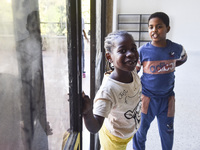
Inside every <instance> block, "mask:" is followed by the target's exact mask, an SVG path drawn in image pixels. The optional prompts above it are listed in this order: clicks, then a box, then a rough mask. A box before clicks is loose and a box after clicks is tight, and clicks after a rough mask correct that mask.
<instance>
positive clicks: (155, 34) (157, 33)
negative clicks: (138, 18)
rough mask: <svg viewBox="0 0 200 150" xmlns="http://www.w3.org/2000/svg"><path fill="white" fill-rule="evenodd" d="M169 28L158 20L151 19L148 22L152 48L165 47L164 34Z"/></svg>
mask: <svg viewBox="0 0 200 150" xmlns="http://www.w3.org/2000/svg"><path fill="white" fill-rule="evenodd" d="M169 30H170V27H169V26H168V27H167V26H166V25H165V24H164V23H163V21H162V20H161V19H160V18H152V19H150V20H149V27H148V31H149V36H150V37H151V39H152V44H153V45H154V46H166V45H165V44H166V34H167V32H169Z"/></svg>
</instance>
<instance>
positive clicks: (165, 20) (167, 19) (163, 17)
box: [148, 12, 169, 27]
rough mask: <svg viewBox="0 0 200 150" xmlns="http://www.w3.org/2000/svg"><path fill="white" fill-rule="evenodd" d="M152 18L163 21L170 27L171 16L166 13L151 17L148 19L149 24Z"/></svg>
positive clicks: (157, 13) (154, 14)
mask: <svg viewBox="0 0 200 150" xmlns="http://www.w3.org/2000/svg"><path fill="white" fill-rule="evenodd" d="M152 18H159V19H161V20H162V21H163V23H164V24H165V25H166V26H167V27H168V26H169V16H168V15H167V14H165V13H164V12H155V13H153V14H151V15H150V17H149V19H148V23H149V21H150V20H151V19H152Z"/></svg>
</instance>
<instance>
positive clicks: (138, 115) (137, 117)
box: [124, 100, 142, 129]
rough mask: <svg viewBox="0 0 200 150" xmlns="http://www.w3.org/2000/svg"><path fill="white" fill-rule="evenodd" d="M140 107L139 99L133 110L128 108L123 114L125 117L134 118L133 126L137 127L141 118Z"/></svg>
mask: <svg viewBox="0 0 200 150" xmlns="http://www.w3.org/2000/svg"><path fill="white" fill-rule="evenodd" d="M141 107H142V102H141V100H140V101H139V103H138V104H137V106H136V107H135V108H134V109H133V110H128V111H127V112H126V113H125V114H124V116H125V117H126V119H134V120H135V127H136V129H138V127H139V123H140V120H141Z"/></svg>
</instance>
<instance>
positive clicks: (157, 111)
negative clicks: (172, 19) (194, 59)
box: [133, 12, 187, 150]
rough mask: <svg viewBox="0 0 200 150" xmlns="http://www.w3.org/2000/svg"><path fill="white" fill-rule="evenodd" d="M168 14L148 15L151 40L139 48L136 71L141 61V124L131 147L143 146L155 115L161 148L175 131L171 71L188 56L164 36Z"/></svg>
mask: <svg viewBox="0 0 200 150" xmlns="http://www.w3.org/2000/svg"><path fill="white" fill-rule="evenodd" d="M169 30H170V26H169V17H168V16H167V15H166V14H165V13H163V12H156V13H154V14H152V15H151V16H150V17H149V20H148V31H149V36H150V37H151V39H152V41H151V42H149V43H147V44H145V45H143V46H142V47H141V48H139V56H140V59H139V63H138V66H137V69H138V71H139V70H140V67H141V65H143V75H142V77H141V82H142V114H141V126H140V128H139V130H138V131H137V133H136V134H135V135H134V137H133V149H134V150H144V149H145V141H146V135H147V131H148V129H149V127H150V124H151V122H152V121H153V119H154V118H155V116H157V120H158V127H159V133H160V137H161V143H162V149H163V150H171V149H172V146H173V135H174V127H173V125H174V112H175V98H174V91H173V89H174V79H175V75H174V71H175V67H177V66H180V65H182V64H183V63H184V62H186V60H187V54H186V52H185V50H184V48H183V47H182V46H181V45H179V44H177V43H174V42H172V41H170V40H168V39H166V34H167V33H168V32H169Z"/></svg>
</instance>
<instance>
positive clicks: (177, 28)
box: [113, 0, 200, 52]
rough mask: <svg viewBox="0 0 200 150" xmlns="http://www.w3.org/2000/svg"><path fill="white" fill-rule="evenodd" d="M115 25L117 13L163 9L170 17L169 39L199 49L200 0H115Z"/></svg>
mask: <svg viewBox="0 0 200 150" xmlns="http://www.w3.org/2000/svg"><path fill="white" fill-rule="evenodd" d="M114 3H115V4H114V6H115V8H114V13H115V15H116V16H114V17H113V18H114V20H113V21H114V26H113V29H114V30H115V29H116V25H117V14H151V13H154V12H157V11H163V12H165V13H167V14H168V15H169V17H170V21H171V22H170V26H171V30H170V32H169V33H168V35H167V38H168V39H171V40H172V41H174V42H177V43H180V44H182V45H183V46H184V47H185V49H186V50H187V51H188V52H189V51H198V50H199V47H197V46H198V42H200V17H199V15H200V1H199V0H190V1H188V0H114Z"/></svg>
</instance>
